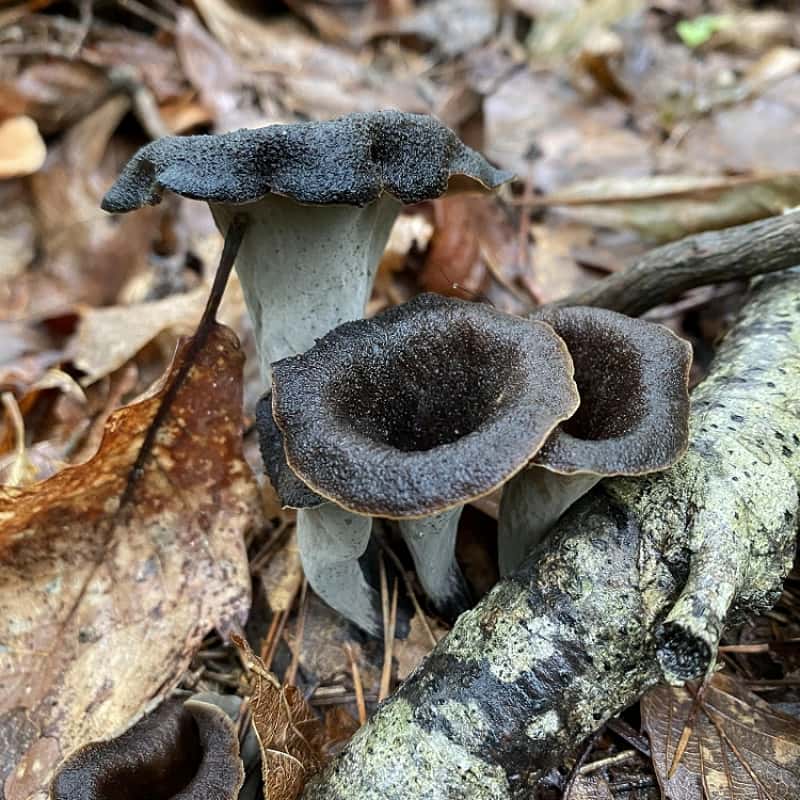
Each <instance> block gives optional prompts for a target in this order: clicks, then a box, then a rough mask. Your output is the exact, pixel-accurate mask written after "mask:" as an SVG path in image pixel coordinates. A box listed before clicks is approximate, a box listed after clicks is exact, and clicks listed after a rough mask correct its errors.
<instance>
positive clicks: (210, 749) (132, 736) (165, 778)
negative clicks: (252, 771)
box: [50, 700, 244, 800]
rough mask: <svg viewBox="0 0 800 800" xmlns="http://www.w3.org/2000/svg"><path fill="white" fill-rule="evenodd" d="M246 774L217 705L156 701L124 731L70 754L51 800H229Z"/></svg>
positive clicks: (233, 737) (231, 728)
mask: <svg viewBox="0 0 800 800" xmlns="http://www.w3.org/2000/svg"><path fill="white" fill-rule="evenodd" d="M243 779H244V768H243V766H242V762H241V759H240V758H239V740H238V739H237V736H236V731H235V728H234V726H233V724H232V723H231V721H230V720H229V719H228V717H227V716H226V715H225V713H224V712H223V711H221V710H220V709H219V708H217V707H216V706H212V705H210V704H208V703H202V702H195V701H189V702H187V703H186V704H185V705H184V704H183V703H181V702H179V701H176V700H168V701H166V702H164V703H162V704H161V705H160V706H159V707H158V708H157V709H156V710H155V711H154V712H153V713H151V714H148V715H147V716H146V717H144V718H143V719H142V720H140V721H139V722H138V723H136V725H134V726H133V727H132V728H131V729H130V730H128V731H126V732H125V733H123V734H122V735H121V736H118V737H117V738H116V739H111V740H110V741H106V742H92V743H91V744H87V745H85V746H84V747H82V748H80V750H78V751H76V752H75V753H74V754H73V755H72V756H70V757H69V758H68V759H67V760H66V761H65V762H64V763H63V764H62V765H61V767H60V768H59V770H58V772H57V773H56V776H55V777H54V778H53V782H52V785H51V787H50V797H51V798H52V800H169V799H170V798H174V799H175V800H235V798H236V797H237V796H238V792H239V788H240V787H241V785H242V781H243Z"/></svg>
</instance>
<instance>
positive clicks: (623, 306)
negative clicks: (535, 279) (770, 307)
mask: <svg viewBox="0 0 800 800" xmlns="http://www.w3.org/2000/svg"><path fill="white" fill-rule="evenodd" d="M796 264H800V211H793V212H791V213H788V214H784V215H783V216H780V217H770V218H769V219H763V220H759V221H758V222H751V223H748V224H747V225H737V226H736V227H733V228H726V229H725V230H722V231H708V232H706V233H699V234H695V235H694V236H687V237H686V238H685V239H681V240H679V241H677V242H672V243H670V244H666V245H664V246H663V247H657V248H656V249H655V250H650V251H649V252H647V253H645V254H644V255H643V256H642V257H641V258H639V259H638V260H637V261H635V262H634V263H633V264H631V266H630V267H629V268H628V269H626V270H623V271H622V272H618V273H616V274H615V275H611V276H610V277H608V278H606V279H605V280H602V281H598V282H597V283H595V284H594V285H593V286H590V287H589V288H588V289H583V290H581V291H579V292H575V293H574V294H571V295H569V297H566V298H564V299H563V300H560V301H559V302H558V303H557V305H567V306H596V307H598V308H609V309H611V310H612V311H619V312H621V313H623V314H629V315H631V316H634V317H635V316H638V315H639V314H642V313H644V312H645V311H647V310H648V309H650V308H653V306H656V305H660V304H662V303H669V302H671V301H672V300H676V299H677V298H678V297H680V296H681V295H682V294H683V293H684V292H685V291H688V290H689V289H694V288H696V287H697V286H707V285H708V284H711V283H723V282H725V281H736V280H747V279H748V278H752V277H754V276H756V275H765V274H767V273H768V272H780V271H781V270H784V269H788V268H789V267H793V266H795V265H796Z"/></svg>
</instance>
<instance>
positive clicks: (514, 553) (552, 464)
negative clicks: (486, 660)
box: [498, 306, 692, 575]
mask: <svg viewBox="0 0 800 800" xmlns="http://www.w3.org/2000/svg"><path fill="white" fill-rule="evenodd" d="M533 318H535V319H540V320H542V321H544V322H547V323H548V324H550V325H552V326H553V328H554V329H555V331H556V333H557V334H558V335H559V336H561V338H562V339H563V340H564V341H565V342H566V344H567V348H568V349H569V352H570V355H571V356H572V360H573V362H574V364H575V381H576V382H577V384H578V391H579V393H580V398H581V403H580V406H579V408H578V410H577V412H576V413H575V415H574V416H572V417H570V419H568V420H567V421H566V422H563V423H561V424H560V425H559V426H558V428H556V430H555V431H554V432H553V434H552V436H550V438H549V439H548V440H547V442H546V443H545V444H544V446H543V447H542V449H541V450H540V451H539V452H538V453H537V454H536V456H535V457H534V459H533V460H532V462H531V464H530V465H529V467H528V468H527V469H525V470H522V471H521V472H520V473H519V474H518V475H516V476H515V477H514V479H513V480H511V481H509V483H508V484H506V486H505V487H504V488H503V496H502V498H501V501H500V514H499V519H498V550H499V562H500V572H501V574H503V575H505V574H508V573H509V572H511V571H513V570H514V569H516V568H517V567H518V566H519V565H520V564H521V563H522V561H523V560H524V559H525V557H526V556H527V554H528V553H529V552H530V551H531V550H532V549H533V548H534V547H535V546H536V545H537V544H538V543H539V542H541V541H542V539H543V538H544V536H545V535H546V533H547V531H548V530H549V529H550V528H551V527H552V526H553V525H554V524H555V522H556V521H557V520H558V518H559V517H560V516H561V515H562V514H563V513H564V511H566V510H567V508H569V507H570V506H571V505H572V504H573V503H574V502H575V501H576V500H577V499H578V498H580V497H581V496H583V495H584V494H586V492H588V491H589V490H590V489H591V488H592V487H593V486H594V485H595V484H596V483H597V482H598V481H600V480H601V479H602V478H604V477H610V476H614V475H642V474H646V473H648V472H657V471H659V470H662V469H666V468H667V467H670V466H671V465H672V464H674V463H675V462H676V461H677V460H678V459H679V458H680V457H681V456H682V455H683V453H684V452H685V450H686V447H687V445H688V437H689V393H688V383H689V368H690V366H691V359H692V351H691V346H690V345H689V344H688V342H685V341H684V340H683V339H680V338H679V337H678V336H676V335H675V334H674V333H672V331H670V330H669V329H668V328H665V327H664V326H663V325H657V324H655V323H652V322H646V321H644V320H640V319H634V318H632V317H627V316H625V315H624V314H618V313H616V312H613V311H607V310H605V309H598V308H589V307H578V306H576V307H569V308H557V309H553V310H547V311H543V312H540V313H538V314H536V315H534V317H533Z"/></svg>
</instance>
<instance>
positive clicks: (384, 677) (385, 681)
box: [378, 559, 397, 702]
mask: <svg viewBox="0 0 800 800" xmlns="http://www.w3.org/2000/svg"><path fill="white" fill-rule="evenodd" d="M381 563H383V560H382V559H381ZM396 627H397V578H395V579H394V581H393V582H392V603H391V607H390V609H389V614H388V619H387V617H384V621H383V630H384V648H383V669H382V670H381V683H380V688H379V689H378V702H381V701H383V700H385V699H386V698H387V697H388V696H389V693H390V692H391V690H392V659H393V658H394V632H395V628H396Z"/></svg>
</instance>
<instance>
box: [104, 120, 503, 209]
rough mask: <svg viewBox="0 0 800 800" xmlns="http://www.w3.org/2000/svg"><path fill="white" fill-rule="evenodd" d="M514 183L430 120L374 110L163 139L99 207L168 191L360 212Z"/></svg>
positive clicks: (137, 159)
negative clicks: (282, 199) (385, 202)
mask: <svg viewBox="0 0 800 800" xmlns="http://www.w3.org/2000/svg"><path fill="white" fill-rule="evenodd" d="M510 178H511V174H510V173H508V172H503V171H501V170H497V169H495V168H494V167H492V166H491V165H490V164H489V163H488V162H487V161H486V160H485V159H484V158H483V156H481V155H480V154H479V153H476V152H475V151H474V150H471V149H470V148H469V147H467V146H466V145H465V144H463V142H461V141H460V140H459V138H458V137H457V136H456V135H455V134H454V133H453V132H452V131H451V130H450V129H449V128H448V127H446V126H445V125H443V124H442V123H441V122H439V121H438V120H437V119H434V118H433V117H428V116H425V115H422V114H405V113H401V112H399V111H375V112H371V113H367V114H350V115H348V116H345V117H341V118H339V119H335V120H330V121H328V122H300V123H295V124H291V125H269V126H267V127H265V128H256V129H253V130H248V129H242V130H238V131H234V132H232V133H224V134H220V135H214V136H212V135H208V136H167V137H164V138H163V139H158V140H157V141H155V142H152V143H151V144H148V145H146V146H145V147H143V148H141V149H140V150H139V151H138V152H137V153H136V154H135V155H134V156H133V158H131V160H130V161H129V162H128V164H127V165H126V167H125V169H124V170H123V172H122V174H121V175H120V177H119V178H118V179H117V181H116V183H115V184H114V185H113V186H112V187H111V189H110V190H109V191H108V193H107V194H106V196H105V197H104V198H103V203H102V206H103V208H104V209H105V210H106V211H112V212H123V211H132V210H133V209H136V208H141V207H142V206H145V205H155V204H156V203H158V202H160V201H161V195H162V192H163V191H164V189H168V190H169V191H172V192H175V193H176V194H179V195H183V196H184V197H190V198H193V199H196V200H206V201H208V202H212V203H249V202H253V201H255V200H258V199H260V198H262V197H264V196H265V195H267V194H270V193H274V194H280V195H284V196H286V197H290V198H292V199H294V200H296V201H298V202H299V203H307V204H310V205H328V204H339V205H354V206H363V205H366V204H367V203H371V202H372V201H373V200H377V199H378V197H380V195H381V194H383V193H384V192H388V193H389V194H392V195H394V196H395V197H396V198H397V199H398V200H400V201H401V202H403V203H418V202H420V201H422V200H429V199H432V198H434V197H439V196H441V195H443V194H444V193H445V192H446V191H447V190H448V188H453V189H459V188H464V189H472V190H476V189H478V190H480V189H485V190H489V189H494V188H496V187H497V186H499V185H500V184H501V183H504V182H505V181H507V180H509V179H510Z"/></svg>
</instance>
